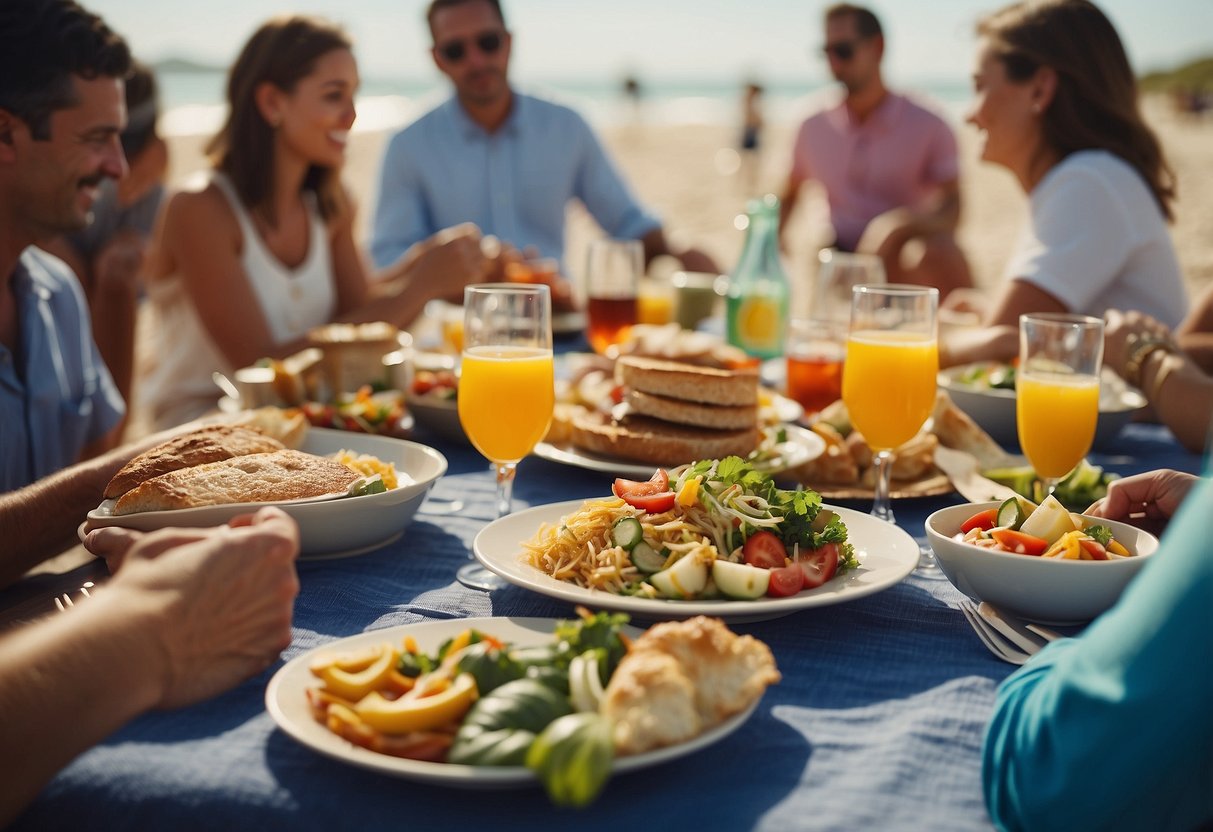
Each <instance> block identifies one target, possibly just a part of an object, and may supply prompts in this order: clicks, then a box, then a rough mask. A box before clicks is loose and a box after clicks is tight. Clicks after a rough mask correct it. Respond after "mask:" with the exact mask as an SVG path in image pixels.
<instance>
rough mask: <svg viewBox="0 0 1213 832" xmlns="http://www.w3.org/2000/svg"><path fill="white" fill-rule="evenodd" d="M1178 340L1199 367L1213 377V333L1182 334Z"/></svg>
mask: <svg viewBox="0 0 1213 832" xmlns="http://www.w3.org/2000/svg"><path fill="white" fill-rule="evenodd" d="M1176 340H1177V341H1178V342H1179V346H1180V348H1181V349H1182V350H1183V351H1184V352H1186V353H1187V354H1188V357H1189V358H1191V359H1192V361H1193V363H1195V364H1196V366H1197V367H1200V369H1201V370H1203V371H1204V372H1206V373H1209V374H1211V375H1213V332H1186V333H1185V332H1180V333H1179V335H1178V337H1177V338H1176Z"/></svg>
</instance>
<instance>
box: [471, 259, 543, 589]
mask: <svg viewBox="0 0 1213 832" xmlns="http://www.w3.org/2000/svg"><path fill="white" fill-rule="evenodd" d="M463 309H464V319H463V338H464V345H463V362H462V369H461V371H460V378H459V405H458V407H459V421H460V423H461V424H462V425H463V429H464V431H465V432H466V433H467V435H468V438H469V439H470V440H471V441H472V444H473V445H475V446H476V450H478V451H480V453H482V454H484V456H485V457H487V458H488V460H489V462H490V463H491V465H490V468H491V469H492V471H493V472H494V474H495V475H496V478H497V505H496V509H497V511H496V514H497V516H498V517H504V516H505V515H507V514H509V513H510V505H511V498H512V495H513V491H514V472H515V470H516V468H517V466H518V462H519V461H520V460H521V459H522V458H523V457H525V456H526V455H527V454H529V453H530V452H531V451H532V450H533V449H534V447H535V444H536V443H537V442H538V441H539V440H540V439H542V438H543V435H544V434H545V433H547V429H548V425H549V424H550V423H551V421H552V407H553V404H554V402H555V384H554V380H553V372H552V366H553V365H552V295H551V291H550V289H549V288H548V287H547V286H545V285H543V284H533V285H523V284H517V283H484V284H478V285H475V286H468V287H467V288H466V289H464V290H463ZM458 577H459V582H460V583H462V584H463V585H465V586H470V587H472V588H474V589H486V590H491V589H496V588H498V587H500V586H503V583H502V581H501V579H500V578H498V577H497V576H496V575H494V574H493V573H492V572H490V571H489V570H487V569H485V568H484V567H483V566H480V565H479V564H477V563H476V562H475V561H473V562H471V563H468V564H466V565H464V566H463V567H462V568H461V569H460V570H459V573H458Z"/></svg>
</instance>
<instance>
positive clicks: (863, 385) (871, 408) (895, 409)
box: [842, 284, 939, 569]
mask: <svg viewBox="0 0 1213 832" xmlns="http://www.w3.org/2000/svg"><path fill="white" fill-rule="evenodd" d="M938 309H939V291H938V290H937V289H933V288H931V287H929V286H911V285H906V284H892V285H887V286H886V285H880V284H861V285H859V286H855V287H854V288H853V289H852V290H851V326H850V333H849V335H848V337H847V357H846V363H845V365H844V366H843V369H842V399H843V401H844V402H846V405H847V412H848V413H849V414H850V416H851V423H852V424H853V425H855V427H856V428H857V429H858V430H859V432H860V433H862V434H863V436H864V439H866V440H867V443H868V445H869V446H871V448H872V450H873V452H874V454H873V460H874V462H875V468H876V487H875V489H874V493H873V500H872V516H873V517H877V518H879V519H881V520H887V521H889V522H890V523H891V522H893V508H892V506H891V505H890V504H889V468H890V466H891V465H892V460H893V454H892V451H893V449H894V448H896V447H897V446H898V445H900V444H902V443H903V442H906V441H907V440H909V439H910V438H912V437H913V436H914V434H916V433H917V432H918V431H919V430H920V429H921V428H922V425H923V423H924V422H925V421H926V420H927V416H929V415H930V414H931V409H932V408H933V407H934V406H935V376H936V373H937V372H938V370H939V347H938V341H937V336H936V316H937V312H938ZM919 567H920V568H922V569H933V568H936V567H935V566H934V565H933V563H932V562H931V560H930V557H929V554H926V555H924V556H923V557H920V558H919Z"/></svg>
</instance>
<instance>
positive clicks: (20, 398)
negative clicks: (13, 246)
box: [0, 247, 126, 492]
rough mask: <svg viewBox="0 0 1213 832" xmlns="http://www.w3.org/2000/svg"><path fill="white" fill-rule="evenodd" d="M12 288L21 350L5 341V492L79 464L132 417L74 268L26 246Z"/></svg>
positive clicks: (1, 479) (0, 422) (0, 445)
mask: <svg viewBox="0 0 1213 832" xmlns="http://www.w3.org/2000/svg"><path fill="white" fill-rule="evenodd" d="M12 291H13V297H14V299H15V301H16V307H17V321H18V329H19V335H18V337H19V338H20V349H18V350H17V351H15V352H13V351H10V350H9V349H8V347H6V346H4V345H2V344H0V492H4V491H12V490H14V489H17V488H20V487H22V486H24V485H29V484H30V483H32V482H34V481H35V480H37V479H40V478H42V477H45V476H46V475H47V474H52V473H54V472H55V471H58V470H61V469H63V468H66V467H67V466H69V465H72V464H74V463H76V462H77V461H79V458H80V452H81V451H82V450H83V449H84V447H85V445H87V444H89V443H90V442H93V441H96V440H98V439H100V438H101V437H103V436H105V435H106V434H107V433H109V431H110V430H112V429H113V428H114V426H115V425H117V424H118V422H119V421H121V419H122V415H123V413H125V412H126V407H125V405H124V404H123V401H122V396H121V395H120V394H119V393H118V389H117V388H116V387H115V386H114V381H113V379H112V378H110V374H109V370H108V369H106V366H105V363H104V362H103V361H102V360H101V355H100V353H98V352H97V346H96V344H94V343H93V330H92V326H91V325H90V323H89V316H88V305H87V303H86V302H85V300H84V293H83V292H82V291H81V289H80V284H79V283H78V282H77V281H76V277H75V275H74V274H72V271H71V269H69V268H68V267H67V265H66V264H65V263H63V261H61V260H59V259H57V258H55V257H52V256H50V255H49V254H46V253H45V252H43V251H41V250H39V249H36V248H33V247H30V248H27V249H26V250H25V251H24V252H22V254H21V257H20V259H19V260H18V261H17V267H16V269H15V270H14V272H13V282H12Z"/></svg>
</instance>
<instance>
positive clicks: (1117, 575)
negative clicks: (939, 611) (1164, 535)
mask: <svg viewBox="0 0 1213 832" xmlns="http://www.w3.org/2000/svg"><path fill="white" fill-rule="evenodd" d="M999 504H1000V503H999V502H998V501H994V502H987V503H964V504H962V505H957V506H949V507H948V508H945V509H940V510H939V511H937V512H935V513H934V514H932V515H931V516H930V517H928V518H927V521H926V531H927V538H928V539H929V540H930V542H931V548H932V549H934V550H935V558H936V559H937V560H938V561H939V567H940V569H942V570H943V573H944V575H946V576H947V578H948V580H949V581H951V582H952V585H953V586H955V587H956V588H957V589H959V590H960V591H961V592H963V593H964V594H965V595H968V596H969V597H970V598H972V599H973V600H974V601H989V602H990V603H991V604H993V605H994V606H996V607H998V608H999V609H1000V610H1006V611H1007V612H1009V613H1011V614H1012V615H1016V616H1019V617H1020V618H1025V619H1028V620H1030V621H1039V622H1041V623H1042V624H1077V623H1082V622H1086V621H1090V620H1091V619H1092V618H1094V617H1095V616H1097V615H1099V614H1100V613H1101V612H1103V611H1104V610H1106V609H1108V608H1109V607H1111V606H1112V605H1113V604H1115V603H1116V599H1117V598H1119V597H1120V594H1121V592H1123V591H1124V588H1125V587H1126V586H1128V584H1129V582H1130V581H1131V580H1132V579H1133V577H1134V576H1135V575H1137V573H1138V572H1139V571H1141V568H1142V567H1143V566H1145V564H1146V563H1147V562H1148V561H1149V559H1150V557H1151V556H1152V555H1153V554H1154V552H1155V551H1156V550H1157V549H1158V538H1156V537H1154V535H1152V534H1150V533H1149V532H1146V531H1143V530H1141V529H1139V528H1137V527H1136V526H1130V525H1129V524H1127V523H1119V522H1116V521H1114V520H1104V519H1102V518H1101V519H1094V518H1092V520H1091V522H1092V523H1098V524H1100V525H1104V526H1108V527H1109V528H1111V530H1112V536H1113V537H1114V538H1115V539H1116V540H1118V541H1120V542H1121V543H1122V544H1123V545H1124V546H1126V547H1127V548H1128V549H1129V551H1131V552H1135V553H1136V554H1135V556H1134V557H1129V558H1120V559H1117V560H1108V561H1089V560H1061V559H1057V558H1040V557H1032V556H1029V555H1019V554H1015V553H1012V552H998V551H994V550H991V549H982V548H980V547H978V546H974V545H973V544H971V543H964V542H962V541H959V540H955V539H954V535H956V534H957V533H958V532H959V531H960V526H961V524H962V523H964V521H965V520H967V519H969V518H970V517H972V516H973V515H974V514H976V513H978V512H979V511H984V510H986V509H989V508H994V507H997V506H998V505H999Z"/></svg>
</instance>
